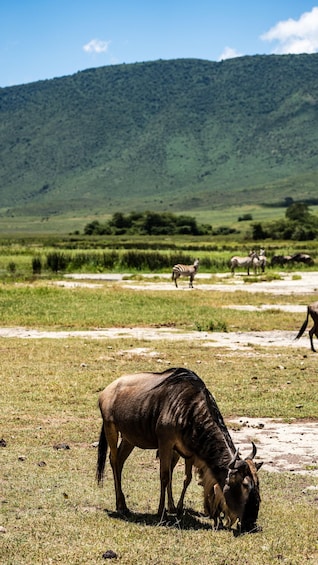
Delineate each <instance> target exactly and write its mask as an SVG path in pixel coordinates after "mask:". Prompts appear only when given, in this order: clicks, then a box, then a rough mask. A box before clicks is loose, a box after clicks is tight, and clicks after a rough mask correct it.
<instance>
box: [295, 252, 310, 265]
mask: <svg viewBox="0 0 318 565" xmlns="http://www.w3.org/2000/svg"><path fill="white" fill-rule="evenodd" d="M290 262H291V263H304V264H305V265H314V263H315V262H314V260H313V258H312V257H311V256H310V255H308V253H295V255H292V256H291V258H290Z"/></svg>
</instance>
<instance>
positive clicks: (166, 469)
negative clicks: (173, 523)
mask: <svg viewBox="0 0 318 565" xmlns="http://www.w3.org/2000/svg"><path fill="white" fill-rule="evenodd" d="M173 454H174V452H173V449H172V447H171V446H170V445H160V444H159V459H160V501H159V507H158V515H159V516H160V517H161V516H163V514H164V511H165V499H166V490H167V495H168V511H169V512H171V513H175V512H176V507H175V505H174V501H173V496H172V484H171V479H172V470H173V467H174V465H175V464H174V465H173V461H174V455H173Z"/></svg>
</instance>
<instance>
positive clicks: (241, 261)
mask: <svg viewBox="0 0 318 565" xmlns="http://www.w3.org/2000/svg"><path fill="white" fill-rule="evenodd" d="M254 259H258V255H257V253H256V252H255V251H250V252H249V254H248V256H247V257H239V256H238V255H235V256H234V257H232V258H231V259H230V267H231V271H232V274H233V275H234V274H235V269H237V268H243V267H246V268H247V274H248V275H249V274H250V268H251V267H253V268H254V272H255V273H256V268H257V267H256V265H255V264H254Z"/></svg>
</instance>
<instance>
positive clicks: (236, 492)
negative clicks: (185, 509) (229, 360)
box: [96, 368, 258, 530]
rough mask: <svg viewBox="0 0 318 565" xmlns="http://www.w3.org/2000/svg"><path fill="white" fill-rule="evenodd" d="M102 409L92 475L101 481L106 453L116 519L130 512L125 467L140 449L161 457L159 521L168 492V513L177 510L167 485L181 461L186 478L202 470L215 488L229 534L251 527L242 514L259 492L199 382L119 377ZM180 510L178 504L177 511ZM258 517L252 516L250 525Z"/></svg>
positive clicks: (188, 376)
mask: <svg viewBox="0 0 318 565" xmlns="http://www.w3.org/2000/svg"><path fill="white" fill-rule="evenodd" d="M99 406H100V410H101V415H102V418H103V424H102V429H101V433H100V439H99V447H98V461H97V473H96V476H97V480H98V482H100V481H102V479H103V475H104V469H105V462H106V453H107V448H108V446H109V449H110V463H111V467H112V470H113V476H114V484H115V492H116V509H117V511H118V512H120V513H124V514H125V513H127V512H128V508H127V505H126V501H125V496H124V494H123V491H122V486H121V475H122V469H123V465H124V463H125V461H126V459H127V457H128V456H129V455H130V453H131V452H132V450H133V449H134V447H140V448H141V449H157V450H158V455H159V460H160V484H161V488H160V501H159V507H158V514H159V516H162V515H163V513H164V510H165V496H166V491H167V498H168V511H169V512H175V511H176V507H175V504H174V501H173V496H172V486H171V479H172V472H173V468H174V466H175V464H176V462H177V460H178V458H179V456H182V457H183V458H184V459H185V461H186V468H188V469H190V472H191V469H192V465H194V466H195V468H196V469H198V470H199V472H200V474H201V475H202V484H203V485H207V484H208V483H209V482H210V486H211V485H212V486H213V488H214V485H216V484H218V485H219V487H218V488H219V489H220V491H221V492H222V501H223V502H224V504H223V506H224V509H226V519H227V523H228V527H231V526H232V527H233V528H237V529H238V530H240V528H241V527H242V529H245V523H249V522H251V519H250V518H249V517H248V516H247V517H246V516H245V508H246V507H248V499H249V495H250V494H251V495H252V497H253V496H254V497H255V494H253V493H254V490H255V487H256V488H258V487H257V485H256V483H255V479H254V476H253V473H252V471H251V467H250V465H249V463H248V462H247V460H242V459H241V458H240V457H239V455H238V452H237V451H235V447H234V444H233V442H232V439H231V437H230V434H229V432H228V431H227V428H226V426H225V424H224V421H223V418H222V416H221V413H220V411H219V409H218V408H217V405H216V402H215V400H214V398H213V396H212V395H211V393H210V392H209V391H208V389H207V388H206V386H205V384H204V382H203V381H202V380H201V379H200V377H198V375H196V374H195V373H193V372H192V371H189V370H188V369H183V368H174V369H168V370H166V371H164V372H162V373H138V374H132V375H124V376H122V377H120V378H119V379H117V380H116V381H114V382H113V383H111V384H110V385H108V386H107V387H106V388H105V389H104V390H103V392H101V394H100V396H99ZM119 435H120V436H121V441H120V444H119V445H118V439H119ZM187 462H188V465H187ZM190 480H191V479H190ZM185 488H186V487H185ZM204 492H205V497H208V496H209V495H210V496H212V497H213V493H212V490H211V492H210V493H209V492H208V487H205V486H204ZM181 496H182V495H181ZM182 505H183V500H182V501H181V502H180V501H179V504H178V509H179V510H180V509H181V508H182ZM215 514H217V510H216V511H215ZM254 514H255V512H254ZM254 514H253V517H254ZM256 518H257V514H256V517H255V520H254V522H255V521H256ZM243 520H245V522H244V521H243Z"/></svg>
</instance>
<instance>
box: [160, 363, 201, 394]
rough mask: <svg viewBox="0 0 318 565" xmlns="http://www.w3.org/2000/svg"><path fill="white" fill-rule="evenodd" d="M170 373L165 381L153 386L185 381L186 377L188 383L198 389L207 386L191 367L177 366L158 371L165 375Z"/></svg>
mask: <svg viewBox="0 0 318 565" xmlns="http://www.w3.org/2000/svg"><path fill="white" fill-rule="evenodd" d="M165 373H168V375H167V378H166V379H165V380H164V381H161V382H160V383H158V384H156V385H155V386H154V387H153V388H160V387H162V386H165V387H166V386H167V385H177V384H179V383H180V382H181V383H183V382H184V380H185V379H186V380H187V382H188V383H192V384H193V385H194V386H195V388H196V389H199V390H202V389H204V388H206V386H205V384H204V382H203V380H202V379H200V377H198V375H197V374H196V373H194V372H193V371H190V370H189V369H184V368H183V367H176V368H171V369H168V370H166V371H163V372H162V373H158V374H159V375H164V374H165Z"/></svg>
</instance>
